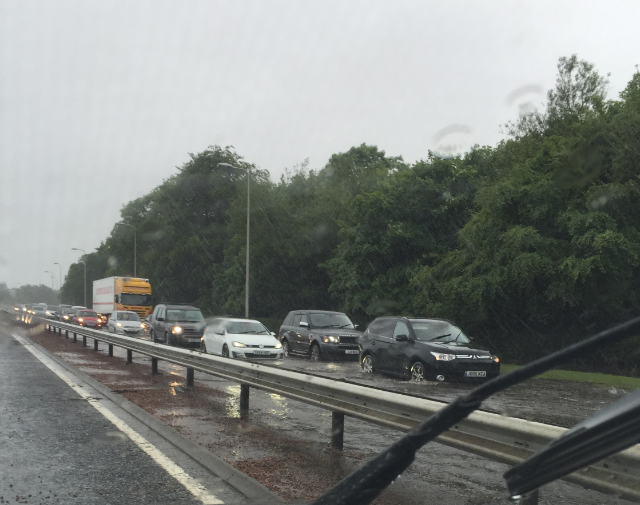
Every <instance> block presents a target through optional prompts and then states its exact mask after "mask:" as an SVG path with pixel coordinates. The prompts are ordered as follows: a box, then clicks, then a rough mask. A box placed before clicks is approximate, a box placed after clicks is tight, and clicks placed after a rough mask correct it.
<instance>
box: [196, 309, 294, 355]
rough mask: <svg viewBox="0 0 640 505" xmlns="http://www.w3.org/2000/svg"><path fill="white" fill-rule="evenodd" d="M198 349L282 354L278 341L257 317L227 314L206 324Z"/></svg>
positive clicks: (250, 353) (215, 351) (239, 353)
mask: <svg viewBox="0 0 640 505" xmlns="http://www.w3.org/2000/svg"><path fill="white" fill-rule="evenodd" d="M202 352H206V353H209V354H217V355H219V356H226V357H229V358H248V359H256V358H259V359H283V358H284V353H283V352H282V344H281V343H280V342H279V341H278V339H276V337H275V336H274V333H272V332H270V331H269V330H267V328H266V327H265V326H264V325H263V324H262V323H261V322H260V321H255V320H252V319H232V318H229V317H218V318H216V319H213V320H212V321H211V322H209V323H208V324H207V328H206V329H205V331H204V335H203V337H202Z"/></svg>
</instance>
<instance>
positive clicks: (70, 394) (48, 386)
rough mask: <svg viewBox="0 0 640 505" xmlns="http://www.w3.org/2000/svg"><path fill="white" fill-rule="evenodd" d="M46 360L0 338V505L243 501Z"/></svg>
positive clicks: (5, 336)
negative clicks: (7, 504)
mask: <svg viewBox="0 0 640 505" xmlns="http://www.w3.org/2000/svg"><path fill="white" fill-rule="evenodd" d="M36 352H37V351H36ZM43 359H44V360H45V361H46V359H47V358H46V356H44V358H43ZM49 361H50V363H49V366H46V365H45V364H43V362H42V361H41V360H40V359H38V357H37V356H34V354H33V353H32V352H30V351H29V349H28V348H27V346H25V345H23V344H21V343H20V342H19V341H18V339H16V338H14V337H13V336H11V335H9V334H8V333H0V384H2V385H3V387H2V388H0V405H1V406H2V408H1V409H0V446H1V447H2V450H1V451H0V468H2V469H3V472H2V475H1V476H0V502H4V503H7V502H11V503H15V502H18V503H57V502H62V503H78V504H94V503H95V504H103V503H113V504H120V503H131V504H136V503H140V504H143V503H144V504H147V503H154V504H156V503H157V504H165V503H166V504H170V503H171V504H175V503H185V504H194V505H195V504H202V503H210V504H215V503H242V502H244V501H245V500H244V498H243V497H242V496H241V495H239V494H238V493H237V492H236V491H235V490H233V489H232V488H231V487H230V486H228V485H227V484H225V483H224V482H222V481H221V480H220V479H219V478H217V477H215V476H213V475H212V474H211V473H209V472H208V471H207V470H206V469H204V468H202V467H201V466H200V465H199V464H197V463H196V462H195V461H193V460H191V459H190V458H188V457H187V456H186V455H185V454H184V453H182V452H181V451H179V450H178V449H176V448H175V447H174V446H172V445H170V444H169V443H168V442H166V441H165V440H164V439H162V438H161V437H160V436H159V435H157V434H155V433H154V432H153V431H151V430H150V429H149V428H147V427H146V426H144V425H142V423H140V422H138V421H137V420H135V419H134V418H133V417H131V416H129V415H128V414H126V413H125V412H124V411H122V410H121V409H120V408H119V407H117V406H116V405H115V404H114V403H112V402H111V401H109V400H108V399H107V398H105V397H104V396H103V395H101V394H100V393H99V392H98V391H97V390H95V389H93V388H91V386H90V385H89V384H87V383H86V382H84V383H83V381H82V380H80V379H77V378H75V377H74V376H72V375H71V374H70V373H69V372H68V371H66V370H65V369H63V368H62V367H60V366H59V365H58V369H56V364H55V362H53V361H52V360H49ZM52 368H53V370H52ZM65 373H66V379H65V378H64V377H63V378H61V377H60V375H61V374H62V375H64V374H65ZM63 379H64V380H63ZM65 380H66V382H65ZM81 388H82V389H81ZM74 389H75V390H74ZM76 391H78V392H76ZM78 393H80V394H78ZM94 405H95V406H94ZM96 407H98V408H96ZM114 423H115V424H114ZM163 458H164V459H163ZM168 471H170V472H172V475H170V474H169V473H168Z"/></svg>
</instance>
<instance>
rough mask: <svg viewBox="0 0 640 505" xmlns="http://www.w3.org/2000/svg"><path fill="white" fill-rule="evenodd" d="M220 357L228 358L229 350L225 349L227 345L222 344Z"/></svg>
mask: <svg viewBox="0 0 640 505" xmlns="http://www.w3.org/2000/svg"><path fill="white" fill-rule="evenodd" d="M222 356H223V357H224V358H228V357H229V348H228V347H227V344H224V345H223V346H222Z"/></svg>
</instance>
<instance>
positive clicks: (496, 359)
mask: <svg viewBox="0 0 640 505" xmlns="http://www.w3.org/2000/svg"><path fill="white" fill-rule="evenodd" d="M491 359H492V360H493V361H495V362H496V363H500V358H498V356H494V355H491Z"/></svg>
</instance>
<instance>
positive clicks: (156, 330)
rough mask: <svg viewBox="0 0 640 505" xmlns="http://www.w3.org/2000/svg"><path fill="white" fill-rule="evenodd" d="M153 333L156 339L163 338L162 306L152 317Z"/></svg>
mask: <svg viewBox="0 0 640 505" xmlns="http://www.w3.org/2000/svg"><path fill="white" fill-rule="evenodd" d="M153 334H154V335H155V337H156V339H159V340H163V339H164V307H160V308H159V309H158V313H157V314H156V315H155V316H154V318H153Z"/></svg>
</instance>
